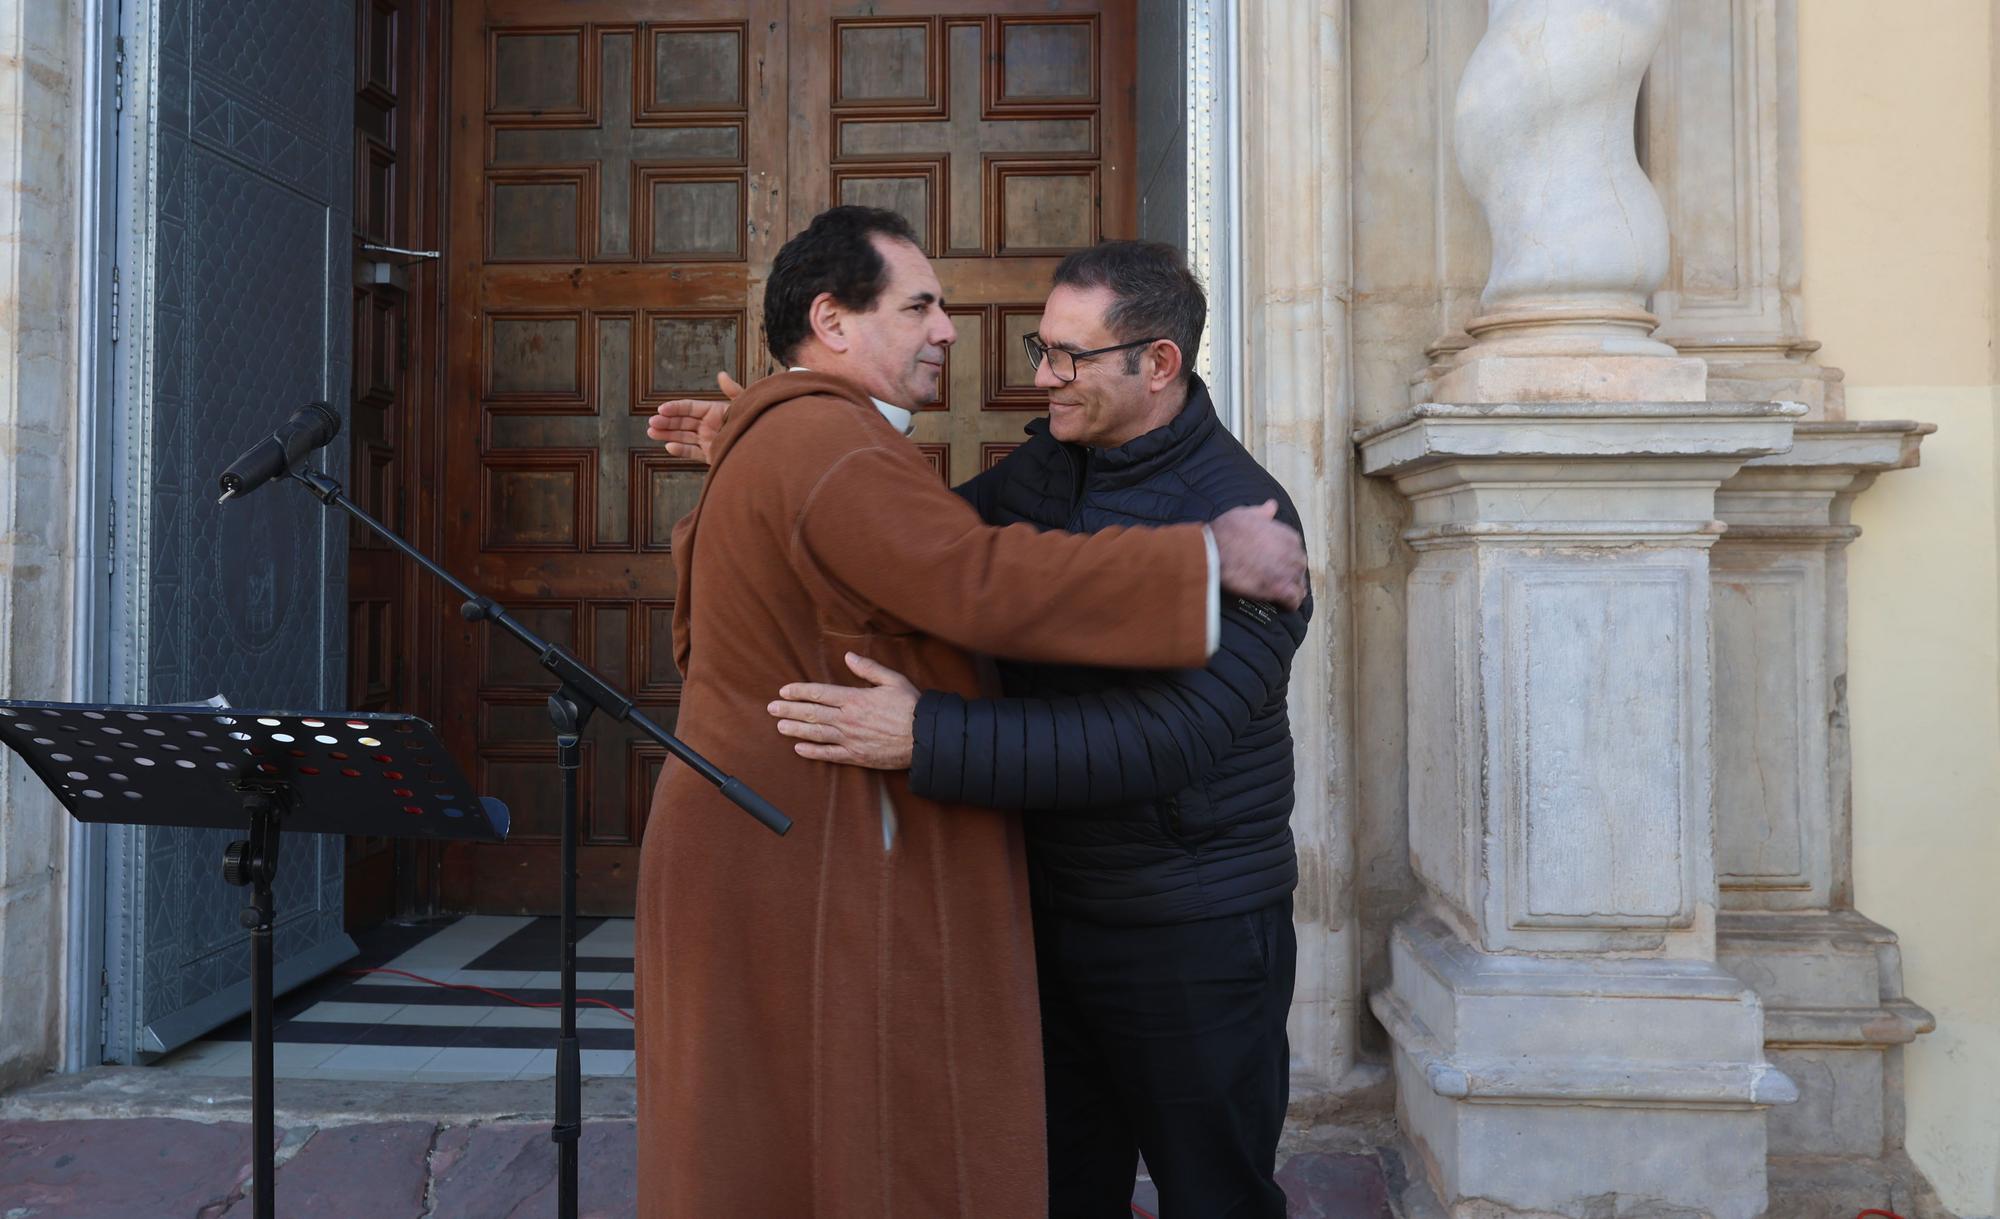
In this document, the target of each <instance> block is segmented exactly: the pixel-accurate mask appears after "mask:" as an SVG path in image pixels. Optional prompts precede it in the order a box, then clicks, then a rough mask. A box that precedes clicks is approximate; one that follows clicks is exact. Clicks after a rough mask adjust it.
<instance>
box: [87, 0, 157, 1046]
mask: <svg viewBox="0 0 2000 1219" xmlns="http://www.w3.org/2000/svg"><path fill="white" fill-rule="evenodd" d="M159 8H160V0H127V2H126V3H125V5H124V6H123V8H122V12H121V16H120V23H119V32H120V36H121V37H122V38H123V39H124V40H125V89H124V98H125V105H124V109H123V110H122V111H121V112H120V113H119V116H118V155H117V159H116V165H117V196H116V198H117V202H116V205H115V208H114V210H115V225H114V227H115V230H116V232H117V234H118V236H117V259H118V265H119V268H120V279H121V282H122V287H121V289H120V296H121V298H122V303H121V306H120V309H119V321H118V344H117V347H116V355H115V356H114V357H113V361H112V363H113V382H114V384H113V393H112V396H111V401H110V403H109V409H108V410H107V412H106V416H107V418H106V425H105V427H104V431H103V433H102V434H101V436H100V438H99V441H98V444H99V447H100V448H101V449H102V450H103V451H104V453H105V465H106V470H105V476H104V482H105V487H106V489H107V490H108V491H109V492H110V496H109V497H108V498H109V499H110V501H111V502H112V503H113V504H114V505H115V507H114V508H113V511H114V512H116V513H117V514H119V515H118V518H117V520H116V521H115V523H114V526H115V527H114V530H113V532H112V540H111V542H110V549H111V555H110V558H111V562H112V572H111V577H110V580H109V584H108V596H107V598H106V605H105V610H104V622H105V628H104V632H103V633H104V636H105V640H104V645H103V646H104V648H105V660H104V669H103V675H102V681H101V682H100V688H99V690H98V691H97V693H99V694H101V695H102V696H103V697H104V698H105V699H107V700H109V701H118V702H143V701H145V698H146V694H147V690H146V655H147V646H148V639H149V635H150V624H149V621H148V620H149V617H150V614H151V599H150V597H149V595H148V590H147V586H146V579H145V574H146V572H147V570H148V568H149V563H148V561H147V559H148V556H149V554H150V553H151V545H152V503H153V501H152V494H151V482H150V479H149V477H148V472H149V471H150V470H151V469H152V465H153V455H152V446H153V439H152V437H153V427H152V416H153V402H152V400H153V327H154V318H153V304H152V302H153V299H154V274H153V261H154V260H153V255H154V250H155V246H156V242H157V240H158V234H157V232H156V231H155V230H156V221H155V214H154V207H153V200H154V198H155V197H156V196H157V193H158V189H159V142H158V139H157V138H156V128H157V126H158V122H157V118H156V114H157V110H158V107H159V63H160V42H159V39H160V13H159ZM143 833H144V831H142V830H140V829H137V828H136V827H131V826H110V827H107V828H106V833H105V845H104V868H103V878H104V881H103V889H102V894H103V901H102V903H101V909H102V912H103V914H102V917H103V919H104V970H105V973H106V975H107V977H108V981H109V984H110V985H109V991H108V995H109V999H108V1002H107V1004H106V1007H105V1012H104V1047H105V1051H106V1058H107V1061H127V1062H129V1061H135V1059H134V1058H133V1056H132V1055H133V1051H134V1047H135V1046H136V1044H137V1039H138V1037H139V1036H140V1027H139V1022H138V1013H137V1011H135V1010H134V1005H133V1000H134V998H135V997H136V996H137V994H138V974H139V968H140V962H139V960H138V959H137V941H136V933H137V929H138V928H139V926H140V925H141V923H142V921H143V916H144V905H145V900H144V899H145V876H144V874H143V866H144V859H143V857H142V856H141V854H140V852H139V850H138V846H139V843H140V842H141V840H142V835H143Z"/></svg>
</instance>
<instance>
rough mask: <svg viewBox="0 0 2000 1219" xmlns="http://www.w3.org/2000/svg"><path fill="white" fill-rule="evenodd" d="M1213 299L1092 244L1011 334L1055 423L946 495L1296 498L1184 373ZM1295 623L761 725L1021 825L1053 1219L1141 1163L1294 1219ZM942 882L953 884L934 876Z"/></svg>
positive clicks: (1121, 1200) (1228, 627) (1076, 510)
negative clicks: (1211, 650) (981, 691)
mask: <svg viewBox="0 0 2000 1219" xmlns="http://www.w3.org/2000/svg"><path fill="white" fill-rule="evenodd" d="M1205 316H1206V303H1205V301H1204V299H1203V296H1202V291H1201V287H1200V285H1199V283H1198V282H1197V281H1196V280H1195V278H1194V277H1193V275H1191V274H1190V273H1189V271H1188V269H1187V267H1186V264H1185V262H1184V261H1183V260H1182V258H1181V256H1180V254H1179V252H1178V251H1176V250H1174V249H1173V248H1172V247H1169V246H1161V245H1152V244H1145V243H1139V242H1108V243H1105V244H1103V245H1100V246H1097V247H1095V248H1093V249H1090V250H1086V251H1083V252H1080V253H1078V254H1073V255H1071V256H1070V257H1069V258H1067V259H1065V260H1064V261H1063V263H1062V264H1061V266H1060V267H1059V268H1058V269H1057V271H1056V276H1055V288H1054V290H1053V291H1052V292H1051V293H1050V296H1049V300H1048V304H1047V306H1046V308H1045V310H1044V313H1043V317H1042V328H1041V330H1040V331H1039V332H1038V333H1037V334H1031V335H1029V336H1027V340H1026V341H1027V346H1028V356H1029V359H1030V361H1031V362H1032V363H1034V364H1035V366H1036V384H1037V385H1039V386H1041V387H1043V388H1045V389H1047V390H1048V391H1049V395H1050V417H1049V418H1048V419H1047V420H1041V419H1038V420H1036V421H1035V422H1034V423H1032V424H1030V425H1029V427H1028V435H1029V439H1028V441H1027V442H1026V443H1025V444H1023V445H1021V446H1020V447H1019V448H1018V449H1016V450H1015V451H1014V452H1013V453H1012V454H1011V455H1009V456H1008V457H1007V458H1006V460H1004V461H1003V462H1001V463H1000V464H999V465H997V466H995V467H994V468H993V469H991V470H989V471H987V472H986V473H985V474H982V475H981V476H979V477H978V478H976V479H974V480H972V481H971V482H969V483H967V484H966V485H964V486H963V487H960V488H959V493H960V494H962V495H964V496H965V497H966V498H967V499H969V500H970V501H971V502H972V503H973V504H974V505H975V506H976V507H977V508H978V509H979V512H980V514H981V516H983V517H984V518H985V519H986V520H987V521H988V522H989V523H994V524H1015V523H1027V524H1030V525H1033V526H1036V527H1038V528H1041V529H1067V530H1071V531H1080V532H1091V531H1096V530H1099V529H1104V528H1109V527H1113V526H1122V525H1157V524H1169V523H1177V522H1185V521H1207V520H1211V519H1213V518H1215V517H1216V516H1218V515H1220V514H1221V513H1223V512H1225V511H1227V510H1229V509H1231V508H1236V507H1240V506H1243V505H1246V504H1253V505H1254V504H1261V503H1271V502H1275V510H1276V512H1277V514H1278V516H1279V519H1281V520H1283V521H1285V522H1287V523H1288V524H1291V525H1293V526H1294V527H1297V525H1298V517H1297V514H1296V513H1295V512H1294V511H1293V509H1292V505H1291V502H1290V500H1289V499H1288V498H1287V497H1286V495H1285V492H1284V489H1283V488H1281V487H1280V486H1279V485H1278V483H1277V481H1276V480H1275V479H1273V478H1272V477H1271V476H1270V475H1269V474H1267V473H1265V471H1264V470H1263V469H1262V467H1260V466H1258V465H1257V463H1256V461H1255V460H1254V459H1252V458H1251V456H1250V455H1249V453H1248V452H1246V451H1245V450H1244V448H1243V446H1242V445H1241V444H1239V443H1237V441H1236V438H1235V437H1233V436H1231V435H1230V434H1229V432H1228V431H1227V430H1226V429H1224V428H1223V427H1222V425H1221V422H1220V420H1218V419H1217V417H1216V413H1215V407H1214V404H1213V403H1212V402H1211V400H1210V398H1209V393H1208V389H1207V387H1206V386H1204V385H1203V384H1202V382H1201V380H1200V379H1199V378H1197V377H1195V376H1193V375H1192V374H1191V373H1190V372H1189V371H1188V366H1189V364H1190V363H1191V362H1192V360H1193V358H1194V355H1195V351H1196V349H1197V347H1198V345H1199V342H1200V338H1201V330H1202V326H1203V323H1204V321H1205ZM1311 610H1312V603H1311V601H1310V599H1308V601H1307V602H1306V604H1305V605H1304V606H1303V607H1301V609H1300V610H1298V611H1296V612H1286V611H1282V610H1278V609H1276V608H1274V607H1272V606H1269V605H1264V604H1260V603H1255V602H1247V601H1241V600H1237V599H1234V598H1229V597H1225V598H1223V600H1222V612H1221V616H1220V621H1219V622H1218V623H1215V624H1213V629H1214V630H1215V631H1219V647H1218V648H1217V650H1216V652H1215V654H1214V657H1213V658H1212V659H1211V660H1210V662H1209V664H1208V666H1207V667H1206V668H1203V669H1190V670H1177V671H1172V672H1156V673H1134V672H1130V671H1116V670H1109V669H1089V668H1075V667H1053V666H1039V665H1024V664H1012V663H1010V664H1004V665H1002V666H1001V667H1000V673H1001V680H1002V689H1003V694H1004V696H1003V697H999V698H991V699H965V698H961V697H959V696H957V695H951V694H943V693H939V692H936V691H930V692H925V693H921V694H920V693H919V692H918V691H916V690H915V689H914V687H911V686H910V685H909V683H907V682H905V681H903V680H902V679H901V677H900V676H899V675H898V674H895V673H894V672H892V671H889V670H886V669H884V668H882V667H881V666H879V665H876V664H873V663H872V662H869V661H867V660H865V659H863V658H856V657H851V658H850V661H849V663H850V665H851V666H852V667H853V668H854V669H855V671H856V673H858V674H860V675H861V676H863V677H864V678H867V679H868V680H869V681H870V682H871V683H872V687H871V688H863V689H854V688H846V687H832V686H825V685H808V684H800V685H795V686H788V687H786V689H785V691H784V692H783V693H782V695H781V701H780V702H777V703H774V704H773V705H772V708H773V713H774V714H775V715H777V716H778V717H779V718H780V720H781V724H780V728H781V730H782V731H784V732H786V733H787V734H788V735H792V736H795V737H799V738H800V739H801V741H802V742H803V743H802V744H800V745H799V746H798V749H799V752H801V753H803V754H805V755H806V756H808V757H816V758H821V759H824V760H828V761H838V762H847V763H850V764H858V765H872V766H877V767H883V768H900V767H903V766H907V767H908V768H909V772H910V786H911V789H912V790H913V791H914V792H916V793H917V794H919V795H922V796H925V797H928V798H930V799H934V800H938V801H941V802H944V803H951V804H975V805H984V806H987V807H992V808H1000V809H1018V810H1022V811H1023V812H1025V813H1026V819H1025V825H1026V830H1027V833H1026V838H1027V844H1028V860H1029V878H1030V885H1031V893H1032V895H1033V901H1034V919H1035V947H1036V954H1037V959H1038V972H1039V974H1040V984H1041V1002H1042V1024H1043V1042H1044V1050H1045V1070H1046V1077H1047V1089H1048V1107H1049V1158H1050V1176H1049V1180H1050V1195H1051V1197H1050V1214H1051V1216H1052V1217H1053V1219H1071V1217H1075V1219H1100V1217H1101V1219H1111V1217H1112V1216H1125V1215H1129V1213H1130V1211H1129V1205H1130V1201H1131V1196H1132V1184H1133V1172H1134V1168H1135V1161H1136V1159H1137V1157H1138V1155H1139V1154H1141V1153H1143V1154H1144V1156H1145V1160H1146V1164H1147V1166H1148V1168H1149V1169H1150V1170H1151V1172H1152V1174H1153V1177H1154V1180H1155V1182H1156V1183H1157V1184H1158V1186H1159V1189H1160V1196H1161V1202H1162V1207H1163V1214H1164V1215H1167V1216H1176V1215H1179V1216H1200V1217H1204V1219H1205V1217H1209V1216H1224V1215H1228V1216H1271V1217H1272V1219H1279V1217H1281V1216H1283V1215H1284V1213H1285V1199H1284V1194H1283V1192H1282V1191H1281V1190H1280V1189H1279V1188H1278V1186H1277V1184H1276V1182H1275V1181H1274V1179H1273V1173H1274V1169H1275V1159H1276V1152H1277V1143H1278V1135H1279V1132H1280V1129H1281V1127H1282V1124H1283V1121H1284V1115H1285V1106H1286V1101H1287V1096H1288V1091H1289V1068H1290V1053H1289V1047H1288V1044H1287V1040H1286V1036H1285V1017H1286V1013H1287V1011H1288V1010H1289V1008H1290V1006H1291V998H1292V980H1293V972H1294V962H1295V957H1296V944H1295V942H1294V939H1293V934H1292V919H1291V906H1292V902H1291V893H1292V890H1293V888H1294V887H1295V886H1296V884H1297V881H1298V859H1297V854H1296V852H1295V850H1294V846H1293V842H1292V833H1291V826H1290V816H1291V811H1292V802H1293V793H1292V783H1293V773H1292V739H1291V730H1290V723H1289V721H1288V719H1287V715H1286V707H1285V690H1286V683H1287V680H1288V678H1289V675H1290V670H1291V661H1292V655H1293V653H1294V652H1295V651H1296V650H1297V648H1298V646H1299V644H1300V642H1301V641H1302V640H1303V639H1304V638H1305V632H1306V622H1307V619H1308V618H1309V616H1310V614H1311ZM942 883H949V878H948V877H947V878H943V882H942Z"/></svg>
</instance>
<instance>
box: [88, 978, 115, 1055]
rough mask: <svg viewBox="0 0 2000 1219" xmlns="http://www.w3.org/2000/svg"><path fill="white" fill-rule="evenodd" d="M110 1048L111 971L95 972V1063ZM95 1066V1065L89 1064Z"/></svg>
mask: <svg viewBox="0 0 2000 1219" xmlns="http://www.w3.org/2000/svg"><path fill="white" fill-rule="evenodd" d="M110 1048H111V971H110V970H108V969H100V970H98V971H97V1061H98V1062H100V1063H101V1062H103V1061H104V1051H106V1050H108V1049H110ZM91 1065H93V1066H95V1065H96V1064H95V1063H93V1064H91Z"/></svg>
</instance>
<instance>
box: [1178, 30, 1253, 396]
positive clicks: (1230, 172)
mask: <svg viewBox="0 0 2000 1219" xmlns="http://www.w3.org/2000/svg"><path fill="white" fill-rule="evenodd" d="M1240 22H1241V12H1240V9H1239V5H1238V0H1187V30H1186V35H1185V36H1186V39H1187V90H1186V97H1187V117H1186V127H1185V129H1186V131H1187V248H1188V264H1189V265H1190V266H1191V267H1193V269H1194V272H1195V274H1196V275H1197V276H1199V277H1200V279H1201V282H1202V285H1203V287H1205V288H1206V289H1207V290H1208V325H1207V332H1206V333H1205V334H1204V335H1203V336H1202V342H1201V351H1200V352H1199V353H1198V354H1197V355H1196V357H1195V371H1196V372H1197V373H1198V374H1200V376H1201V378H1202V380H1204V381H1206V382H1208V384H1209V387H1210V389H1211V390H1212V391H1213V393H1214V395H1215V398H1216V401H1217V404H1218V405H1219V406H1220V408H1221V414H1222V421H1223V424H1224V426H1226V427H1227V428H1229V430H1230V431H1231V432H1234V433H1235V434H1237V435H1239V436H1240V435H1242V434H1243V427H1244V421H1245V415H1244V411H1243V375H1242V363H1243V362H1242V358H1241V350H1242V335H1243V309H1242V300H1243V239H1242V225H1241V224H1240V223H1239V218H1240V217H1241V216H1242V214H1243V207H1242V199H1243V173H1242V156H1241V142H1242V141H1241V139H1240V132H1239V116H1240V115H1241V112H1242V107H1241V105H1240V104H1239V101H1238V96H1237V94H1238V82H1239V81H1241V79H1242V76H1241V74H1240V72H1239V62H1240V58H1239V57H1240V52H1239V47H1240V44H1241V41H1242V40H1241V38H1240V37H1239V32H1238V30H1239V24H1240Z"/></svg>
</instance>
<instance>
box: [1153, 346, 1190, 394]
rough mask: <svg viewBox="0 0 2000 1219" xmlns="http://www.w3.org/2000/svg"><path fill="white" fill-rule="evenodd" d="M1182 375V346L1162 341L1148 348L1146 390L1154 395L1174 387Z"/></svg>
mask: <svg viewBox="0 0 2000 1219" xmlns="http://www.w3.org/2000/svg"><path fill="white" fill-rule="evenodd" d="M1180 375H1181V348H1180V344H1178V343H1176V342H1174V341H1173V340H1172V339H1161V340H1160V341H1159V342H1157V343H1152V344H1149V345H1148V346H1147V347H1146V388H1147V389H1149V390H1152V391H1153V392H1154V393H1158V392H1159V391H1161V390H1163V389H1165V388H1166V387H1167V386H1169V385H1172V384H1173V383H1174V382H1175V381H1176V380H1178V379H1179V378H1180Z"/></svg>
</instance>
